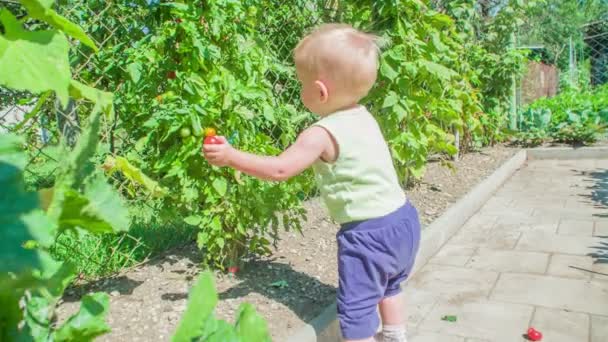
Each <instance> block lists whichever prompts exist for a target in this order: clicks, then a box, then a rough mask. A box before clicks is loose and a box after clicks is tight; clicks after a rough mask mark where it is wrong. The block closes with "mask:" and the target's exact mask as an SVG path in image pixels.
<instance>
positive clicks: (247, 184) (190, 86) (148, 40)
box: [90, 0, 304, 267]
mask: <svg viewBox="0 0 608 342" xmlns="http://www.w3.org/2000/svg"><path fill="white" fill-rule="evenodd" d="M251 3H254V2H250V1H247V2H240V1H232V0H224V1H214V2H206V1H203V2H199V1H186V2H182V3H162V4H160V5H159V6H155V7H151V8H149V9H148V11H149V12H150V13H151V15H142V17H145V18H146V19H145V20H146V21H145V23H146V25H147V26H148V27H151V28H153V30H152V31H151V32H150V33H149V34H148V35H146V36H144V37H142V38H141V39H139V40H137V42H136V43H134V44H132V45H131V46H130V47H127V48H123V49H114V48H112V47H108V50H111V51H113V52H114V55H107V56H106V57H107V58H105V59H104V58H99V60H98V61H97V63H98V65H99V67H100V70H99V71H100V75H101V71H102V70H108V69H109V70H111V71H110V72H106V73H104V74H103V75H104V76H105V78H104V79H105V80H106V82H107V86H108V87H110V88H119V89H120V91H118V92H117V95H116V96H117V99H116V106H117V113H119V122H118V125H117V131H118V132H124V133H125V134H128V136H129V137H130V139H132V140H133V141H137V142H138V143H137V144H135V147H136V152H137V153H129V152H128V151H129V150H128V149H125V150H124V151H120V150H118V151H117V153H118V154H120V155H122V156H123V157H127V156H128V159H129V160H128V162H129V164H130V165H131V166H133V167H136V168H138V169H139V170H140V171H143V173H144V174H146V175H148V176H149V177H150V178H152V179H155V180H158V182H159V183H160V186H161V187H162V188H170V189H179V191H172V192H171V194H165V195H163V196H159V197H157V198H159V199H158V200H159V201H160V202H161V203H160V204H161V206H162V207H164V208H165V211H164V212H163V213H161V214H164V215H166V216H167V217H174V216H175V214H176V212H177V213H180V214H179V215H181V216H183V217H185V218H186V219H185V223H186V224H189V225H194V226H197V227H199V228H200V233H199V234H198V238H197V241H198V244H199V246H200V248H201V249H202V250H203V253H204V256H205V261H206V263H208V264H211V265H214V266H216V267H227V266H233V265H234V264H238V263H239V260H241V259H242V257H244V256H246V255H247V254H248V253H267V252H268V250H269V249H268V248H269V246H270V244H271V242H272V240H273V239H275V238H276V237H277V230H278V228H279V223H281V224H282V225H283V227H285V228H288V229H292V228H295V229H298V227H299V219H300V218H301V217H302V215H303V212H304V211H303V209H302V208H301V206H300V204H299V203H300V200H299V198H298V196H297V194H298V193H300V192H301V190H302V186H301V182H300V181H298V180H294V181H291V182H288V183H284V184H279V183H266V182H262V181H258V180H256V179H253V178H249V177H242V178H241V177H240V175H235V174H234V173H233V172H232V171H230V170H224V169H218V168H215V167H212V166H210V165H209V164H207V163H206V161H205V160H204V158H202V157H201V156H200V145H201V139H200V138H199V137H201V136H203V135H205V136H209V135H214V134H215V129H213V128H211V127H221V130H222V132H227V133H228V134H229V135H230V141H231V143H233V144H235V145H237V146H238V147H239V148H242V149H245V150H249V151H252V152H257V153H267V154H276V153H278V152H279V151H280V148H284V147H286V146H287V144H289V142H291V141H293V139H294V138H295V136H296V134H297V130H298V127H297V126H295V125H294V123H295V124H297V123H298V122H300V121H301V118H302V116H303V114H304V113H303V112H298V111H297V110H296V109H295V108H294V107H293V106H291V105H288V104H286V103H283V102H280V101H279V100H280V99H277V98H276V97H275V96H273V93H272V85H271V83H270V82H269V80H268V79H267V77H266V75H267V73H268V72H269V70H275V69H276V70H277V73H285V72H287V71H285V67H284V66H283V65H281V64H280V63H278V62H277V60H276V58H275V55H274V52H272V51H271V50H270V49H268V48H267V47H266V46H265V44H264V41H266V40H267V39H268V38H266V37H265V36H263V35H261V34H260V32H259V30H258V29H257V21H258V20H260V19H261V15H260V14H258V13H255V11H252V10H251V9H250V8H249V7H250V5H251ZM176 18H179V19H180V20H175V19H176ZM119 44H120V43H119ZM102 57H104V56H102ZM289 72H290V73H292V70H289ZM90 76H91V77H92V79H95V78H97V77H99V76H98V75H95V74H93V73H92V74H90ZM293 79H295V77H294V78H293ZM203 127H207V128H206V129H203ZM279 128H280V129H279ZM118 134H120V133H118ZM205 139H206V141H213V140H215V142H217V141H218V140H217V138H214V137H211V138H209V137H207V138H205ZM125 147H127V148H129V149H131V148H132V147H131V146H125ZM132 179H136V178H133V177H132ZM140 185H141V186H142V187H144V188H148V186H146V185H145V184H140Z"/></svg>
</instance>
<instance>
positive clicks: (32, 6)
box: [20, 0, 99, 52]
mask: <svg viewBox="0 0 608 342" xmlns="http://www.w3.org/2000/svg"><path fill="white" fill-rule="evenodd" d="M20 1H21V3H22V4H23V6H25V8H26V9H27V11H28V13H29V15H30V16H31V17H32V18H36V19H40V20H42V21H45V22H47V23H48V24H50V25H51V26H53V27H55V28H56V29H58V30H61V31H63V32H65V33H66V34H68V35H69V36H71V37H73V38H76V39H78V40H80V41H81V42H82V43H83V44H85V45H87V46H89V47H90V48H92V49H93V50H94V51H95V52H97V51H98V50H99V49H98V48H97V46H96V45H95V43H94V42H93V40H92V39H91V38H89V36H87V34H86V33H85V32H84V30H83V29H82V28H80V26H78V25H76V24H74V23H73V22H71V21H69V20H68V19H66V18H65V17H62V16H60V15H59V14H57V12H55V11H54V10H52V9H51V5H52V4H53V2H54V1H50V0H44V1H40V0H20Z"/></svg>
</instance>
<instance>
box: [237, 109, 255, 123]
mask: <svg viewBox="0 0 608 342" xmlns="http://www.w3.org/2000/svg"><path fill="white" fill-rule="evenodd" d="M234 111H235V112H236V113H237V114H239V115H240V116H242V117H243V119H246V120H251V119H253V118H254V117H255V113H254V112H253V111H252V110H251V109H249V108H247V107H244V106H237V107H236V108H235V109H234Z"/></svg>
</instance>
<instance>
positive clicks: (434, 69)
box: [419, 60, 458, 81]
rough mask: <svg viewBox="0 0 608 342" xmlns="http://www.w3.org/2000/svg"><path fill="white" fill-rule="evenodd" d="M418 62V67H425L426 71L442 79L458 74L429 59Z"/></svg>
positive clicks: (445, 79)
mask: <svg viewBox="0 0 608 342" xmlns="http://www.w3.org/2000/svg"><path fill="white" fill-rule="evenodd" d="M419 63H420V67H422V68H423V69H425V70H426V71H427V72H428V73H430V74H431V75H433V76H435V77H437V78H439V79H441V80H444V81H447V80H449V79H451V78H452V77H454V76H456V75H458V74H457V73H456V72H455V71H454V70H452V69H449V68H446V67H445V66H443V65H441V64H437V63H435V62H432V61H429V60H421V61H420V62H419Z"/></svg>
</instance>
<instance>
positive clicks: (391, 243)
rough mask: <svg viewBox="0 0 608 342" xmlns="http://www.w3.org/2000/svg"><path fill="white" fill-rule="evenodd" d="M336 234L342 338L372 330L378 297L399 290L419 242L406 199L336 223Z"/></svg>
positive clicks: (376, 321) (368, 334)
mask: <svg viewBox="0 0 608 342" xmlns="http://www.w3.org/2000/svg"><path fill="white" fill-rule="evenodd" d="M336 237H337V239H338V274H339V278H340V279H339V287H338V301H337V302H338V318H339V320H340V329H341V330H342V336H343V337H344V338H345V339H353V340H356V339H365V338H369V337H372V336H374V334H375V333H376V331H377V329H378V326H379V324H380V320H379V318H378V313H377V310H376V308H377V306H378V303H380V301H381V300H382V299H383V298H387V297H391V296H394V295H396V294H399V293H400V292H401V287H400V284H401V283H402V282H403V281H404V280H406V279H407V278H408V276H409V274H410V272H411V270H412V267H413V266H414V261H415V259H416V253H417V252H418V246H419V244H420V221H419V219H418V212H417V211H416V208H414V206H412V205H411V204H410V203H409V202H408V203H406V204H405V205H404V206H403V207H401V208H399V209H397V210H396V211H394V212H392V213H390V214H388V215H386V216H383V217H379V218H374V219H370V220H365V221H361V222H352V223H347V224H344V225H342V229H340V231H339V232H338V234H337V236H336Z"/></svg>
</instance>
